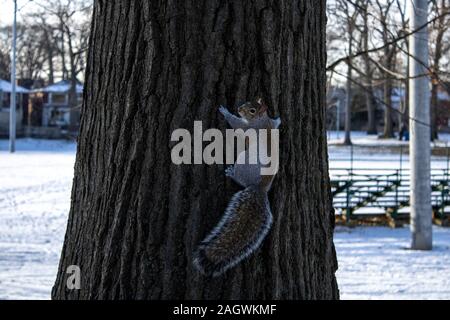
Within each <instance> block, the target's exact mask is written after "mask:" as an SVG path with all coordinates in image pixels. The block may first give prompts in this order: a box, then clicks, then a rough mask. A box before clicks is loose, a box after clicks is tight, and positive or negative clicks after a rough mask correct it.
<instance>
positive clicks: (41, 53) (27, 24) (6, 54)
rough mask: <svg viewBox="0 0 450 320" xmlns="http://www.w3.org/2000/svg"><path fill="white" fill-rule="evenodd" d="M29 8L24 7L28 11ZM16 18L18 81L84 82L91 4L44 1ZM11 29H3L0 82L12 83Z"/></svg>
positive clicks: (70, 0)
mask: <svg viewBox="0 0 450 320" xmlns="http://www.w3.org/2000/svg"><path fill="white" fill-rule="evenodd" d="M27 5H28V3H27V4H26V5H24V6H23V8H25V7H26V6H27ZM29 5H30V6H31V5H32V6H33V10H28V11H27V13H22V11H24V10H21V9H20V8H19V10H18V18H17V21H18V22H17V47H16V50H17V61H16V66H17V67H16V68H17V78H18V79H26V80H40V81H42V82H43V83H45V84H48V83H54V82H55V81H57V80H71V81H73V82H74V83H76V82H77V81H79V80H82V79H83V77H84V75H83V72H84V69H85V64H86V52H87V46H88V38H89V29H90V19H91V10H92V1H87V0H42V1H39V2H37V1H36V2H31V3H30V4H29ZM11 45H12V26H11V25H6V26H2V27H0V78H2V79H9V78H10V72H11V71H10V70H11V59H10V53H11Z"/></svg>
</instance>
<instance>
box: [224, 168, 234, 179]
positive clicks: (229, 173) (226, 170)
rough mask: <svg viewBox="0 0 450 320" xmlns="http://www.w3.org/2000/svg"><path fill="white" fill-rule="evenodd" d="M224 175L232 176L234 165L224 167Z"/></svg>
mask: <svg viewBox="0 0 450 320" xmlns="http://www.w3.org/2000/svg"><path fill="white" fill-rule="evenodd" d="M225 176H227V177H230V178H232V177H233V176H234V166H233V165H232V166H228V167H227V168H226V169H225Z"/></svg>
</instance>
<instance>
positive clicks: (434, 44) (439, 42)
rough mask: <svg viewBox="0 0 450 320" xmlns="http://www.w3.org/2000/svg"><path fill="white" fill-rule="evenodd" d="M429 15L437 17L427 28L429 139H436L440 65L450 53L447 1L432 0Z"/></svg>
mask: <svg viewBox="0 0 450 320" xmlns="http://www.w3.org/2000/svg"><path fill="white" fill-rule="evenodd" d="M430 11H431V14H433V15H435V16H437V17H439V18H438V19H437V20H436V21H435V22H434V23H433V24H432V25H431V26H430V28H429V30H430V58H431V59H430V63H431V65H430V68H431V70H432V72H433V76H432V81H431V103H430V113H431V139H432V140H434V139H437V138H438V133H437V132H438V130H437V129H438V128H437V126H438V124H437V112H438V110H437V108H438V102H439V101H438V89H439V85H440V81H439V77H440V75H441V74H442V70H441V65H442V62H443V60H444V57H446V56H447V55H448V53H449V51H450V41H449V40H450V39H449V37H448V31H449V28H450V15H444V13H446V12H450V1H449V0H433V1H431V5H430Z"/></svg>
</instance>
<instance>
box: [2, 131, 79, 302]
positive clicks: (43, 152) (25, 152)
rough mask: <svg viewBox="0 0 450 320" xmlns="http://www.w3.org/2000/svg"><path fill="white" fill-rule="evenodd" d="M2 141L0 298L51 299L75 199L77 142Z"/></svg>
mask: <svg viewBox="0 0 450 320" xmlns="http://www.w3.org/2000/svg"><path fill="white" fill-rule="evenodd" d="M7 147H8V143H7V141H6V140H0V299H47V298H49V297H50V290H51V287H52V285H53V281H54V279H55V275H56V272H57V266H58V260H59V255H60V251H61V247H62V241H63V237H64V231H65V227H66V220H67V213H68V210H69V204H70V189H71V182H72V176H73V164H74V154H75V144H74V143H69V142H65V141H45V140H31V139H19V140H18V143H17V149H18V150H19V151H18V152H17V153H15V154H9V153H8V152H7V151H6V150H7Z"/></svg>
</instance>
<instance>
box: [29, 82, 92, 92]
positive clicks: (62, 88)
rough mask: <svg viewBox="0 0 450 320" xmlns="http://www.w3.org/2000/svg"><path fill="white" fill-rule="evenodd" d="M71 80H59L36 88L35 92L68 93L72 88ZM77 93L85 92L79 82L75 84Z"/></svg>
mask: <svg viewBox="0 0 450 320" xmlns="http://www.w3.org/2000/svg"><path fill="white" fill-rule="evenodd" d="M70 86H71V84H70V81H68V80H61V81H59V82H56V83H54V84H51V85H48V86H47V87H44V88H38V89H34V90H33V92H55V93H66V92H69V90H70ZM75 88H76V92H77V93H82V92H83V86H82V85H81V84H77V85H76V86H75Z"/></svg>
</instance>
